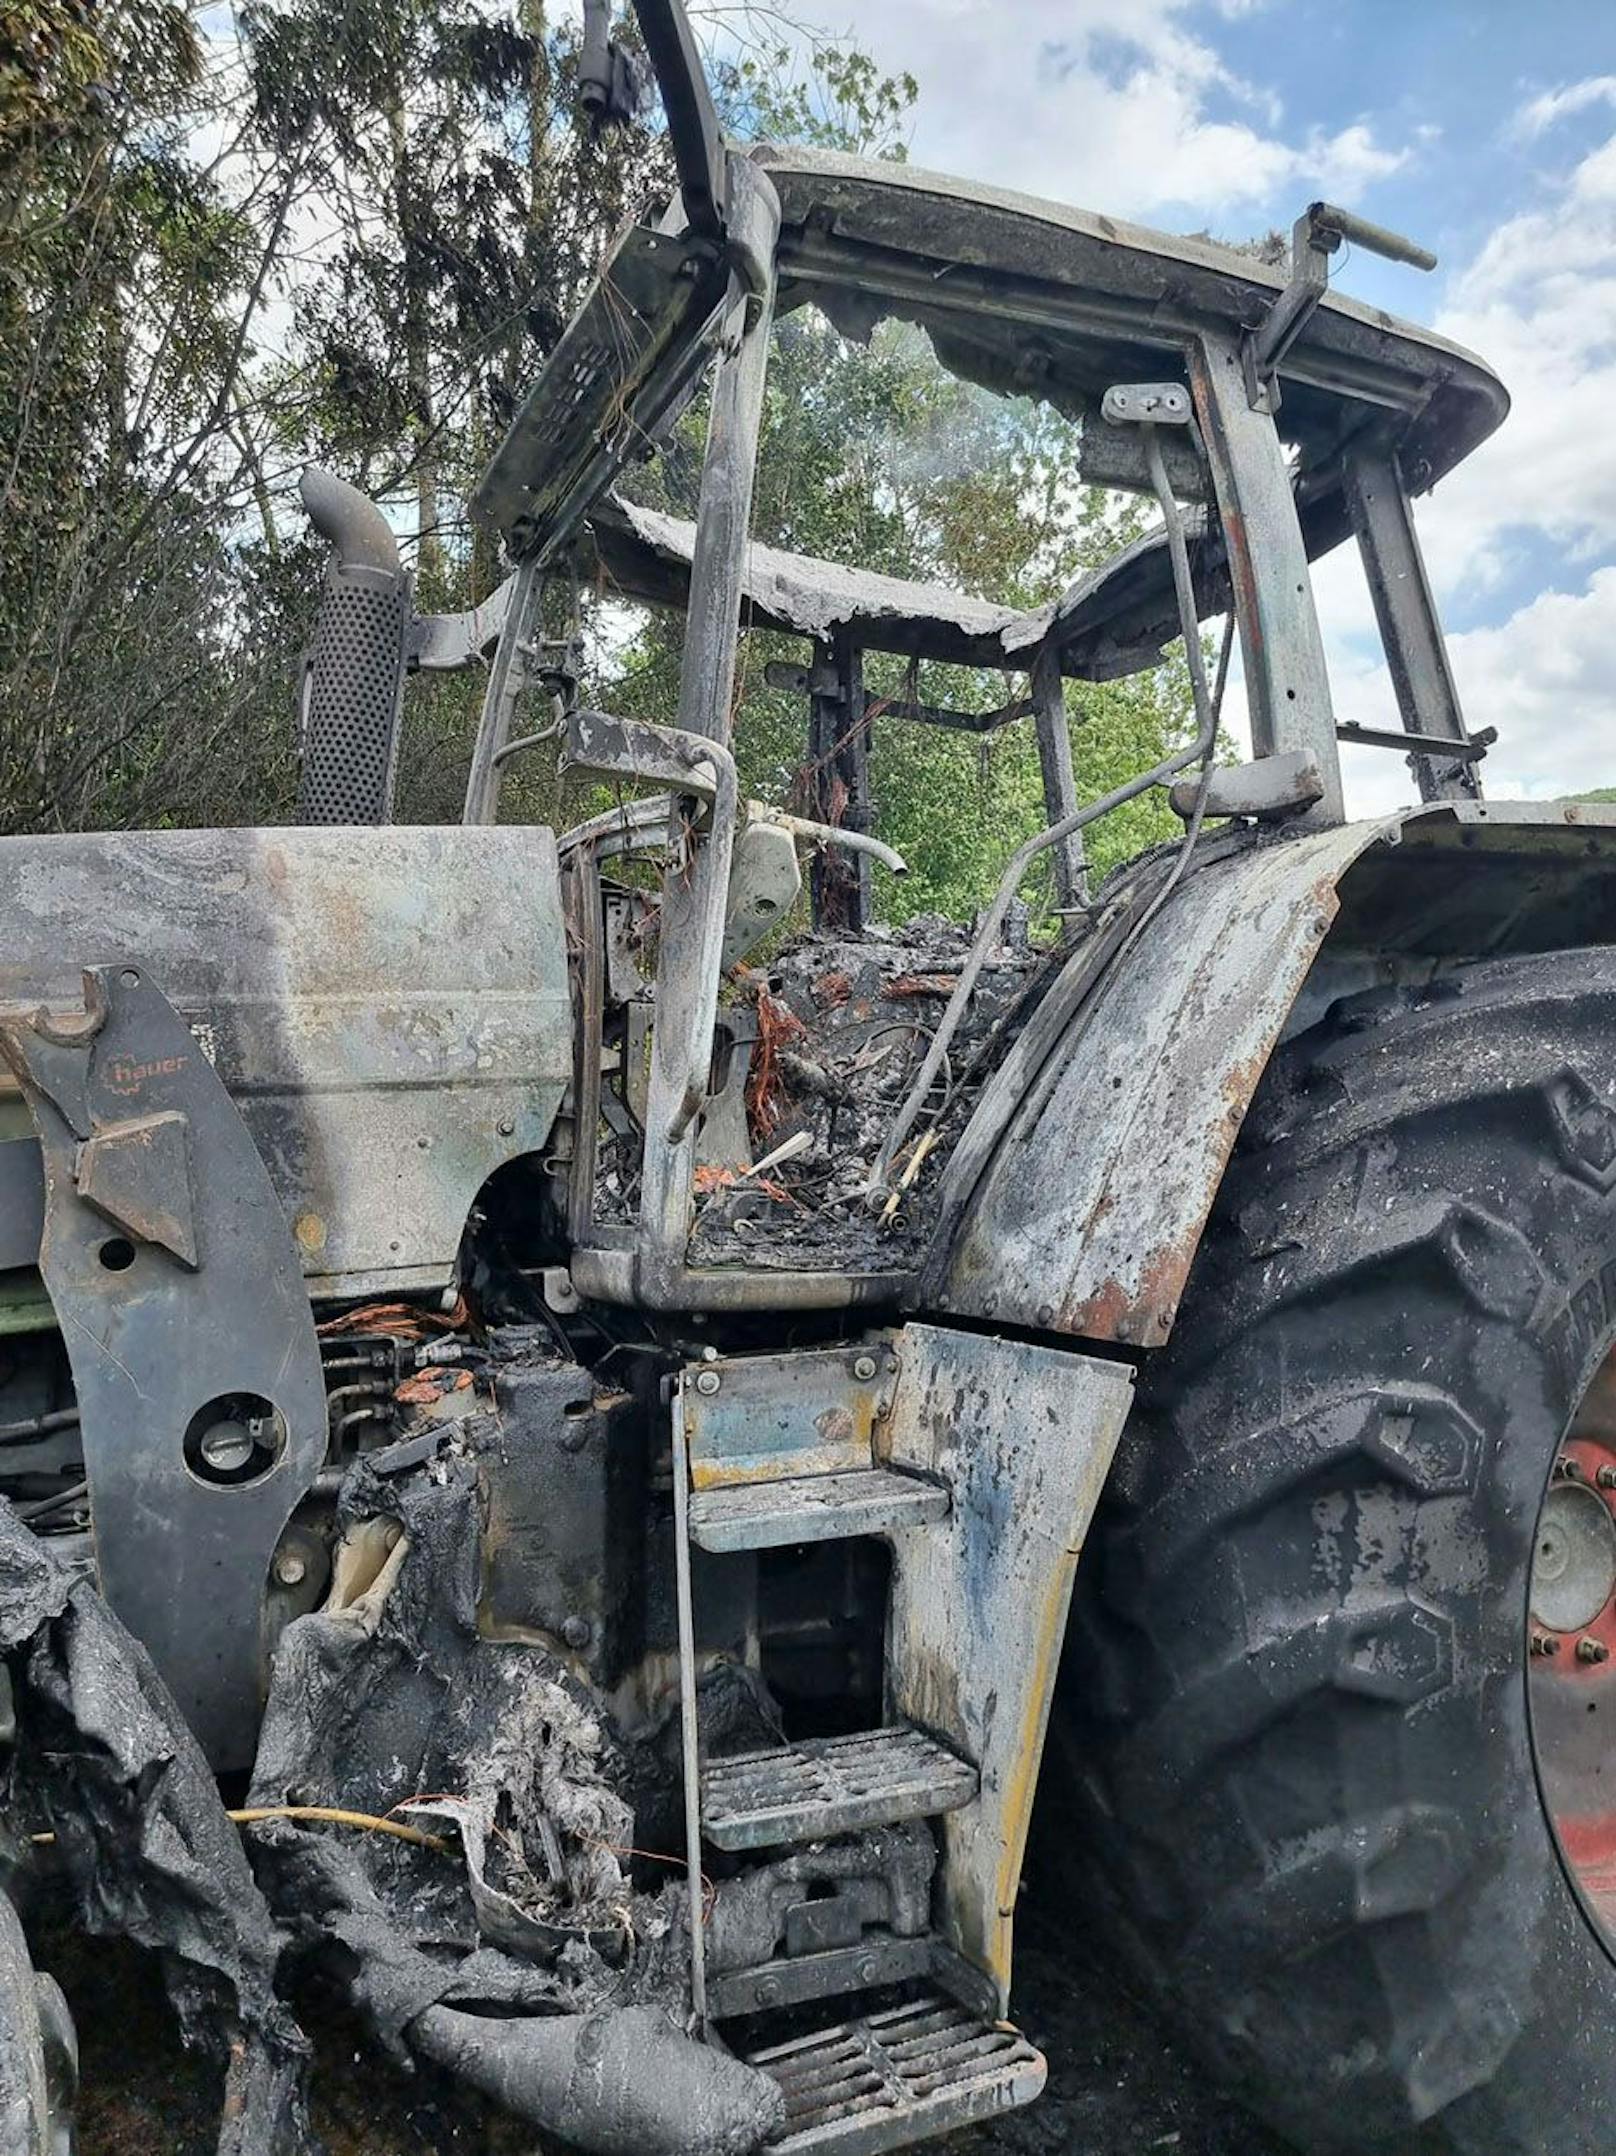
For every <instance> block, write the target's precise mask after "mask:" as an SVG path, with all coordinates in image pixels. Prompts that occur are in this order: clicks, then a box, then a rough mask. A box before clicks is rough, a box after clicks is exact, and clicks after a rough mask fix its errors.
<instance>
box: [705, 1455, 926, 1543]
mask: <svg viewBox="0 0 1616 2156" xmlns="http://www.w3.org/2000/svg"><path fill="white" fill-rule="evenodd" d="M948 1504H949V1498H948V1492H947V1490H945V1489H944V1488H943V1487H942V1485H941V1484H940V1483H936V1482H923V1481H922V1480H921V1479H920V1477H919V1476H918V1475H900V1474H897V1473H895V1472H894V1471H893V1470H892V1469H891V1468H885V1467H859V1468H853V1469H851V1470H850V1471H848V1472H847V1473H845V1474H836V1475H792V1476H788V1477H786V1478H784V1479H783V1480H778V1481H774V1482H735V1483H726V1484H725V1485H724V1486H723V1487H721V1488H719V1489H716V1490H694V1491H692V1492H691V1496H690V1539H691V1541H692V1542H694V1543H695V1544H696V1545H697V1546H698V1548H700V1549H704V1550H774V1549H782V1548H785V1547H787V1546H789V1545H790V1544H791V1543H793V1542H838V1541H845V1540H847V1539H848V1538H849V1537H850V1536H853V1535H879V1534H885V1533H887V1532H888V1531H889V1530H891V1529H893V1528H899V1527H919V1526H922V1525H924V1523H925V1522H926V1521H928V1520H940V1519H943V1518H945V1517H946V1515H947V1512H948Z"/></svg>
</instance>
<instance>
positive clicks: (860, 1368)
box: [853, 1355, 875, 1385]
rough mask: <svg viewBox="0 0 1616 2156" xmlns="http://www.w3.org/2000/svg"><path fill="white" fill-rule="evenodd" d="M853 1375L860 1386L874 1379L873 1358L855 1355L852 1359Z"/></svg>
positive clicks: (871, 1356)
mask: <svg viewBox="0 0 1616 2156" xmlns="http://www.w3.org/2000/svg"><path fill="white" fill-rule="evenodd" d="M853 1375H854V1376H855V1377H856V1378H857V1379H858V1381H859V1383H860V1384H861V1385H862V1384H864V1383H865V1382H866V1381H867V1380H868V1379H870V1378H872V1377H874V1375H875V1357H874V1356H873V1355H855V1356H854V1357H853Z"/></svg>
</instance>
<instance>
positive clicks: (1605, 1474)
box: [1594, 1467, 1616, 1490]
mask: <svg viewBox="0 0 1616 2156" xmlns="http://www.w3.org/2000/svg"><path fill="white" fill-rule="evenodd" d="M1594 1480H1595V1482H1597V1483H1598V1485H1599V1487H1600V1488H1601V1489H1602V1490H1616V1467H1602V1468H1600V1470H1599V1472H1598V1473H1597V1474H1596V1475H1595V1476H1594Z"/></svg>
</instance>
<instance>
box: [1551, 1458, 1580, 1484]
mask: <svg viewBox="0 0 1616 2156" xmlns="http://www.w3.org/2000/svg"><path fill="white" fill-rule="evenodd" d="M1554 1472H1555V1473H1556V1474H1557V1475H1560V1476H1563V1477H1564V1479H1565V1480H1566V1481H1567V1482H1580V1481H1581V1480H1582V1463H1581V1462H1580V1461H1578V1460H1574V1459H1573V1458H1572V1457H1571V1455H1570V1453H1569V1452H1562V1453H1561V1455H1560V1457H1559V1459H1557V1460H1556V1461H1555V1463H1554Z"/></svg>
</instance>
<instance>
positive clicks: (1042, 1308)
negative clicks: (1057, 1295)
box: [1038, 1303, 1055, 1325]
mask: <svg viewBox="0 0 1616 2156" xmlns="http://www.w3.org/2000/svg"><path fill="white" fill-rule="evenodd" d="M1038 1322H1039V1324H1040V1325H1052V1324H1053V1323H1054V1322H1055V1305H1054V1304H1053V1303H1040V1304H1039V1305H1038Z"/></svg>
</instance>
